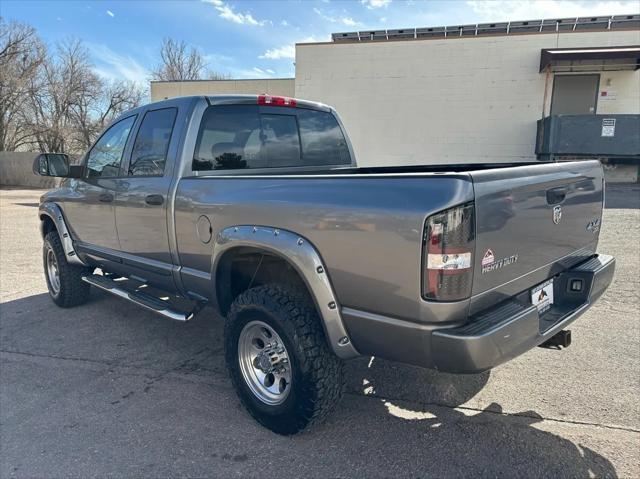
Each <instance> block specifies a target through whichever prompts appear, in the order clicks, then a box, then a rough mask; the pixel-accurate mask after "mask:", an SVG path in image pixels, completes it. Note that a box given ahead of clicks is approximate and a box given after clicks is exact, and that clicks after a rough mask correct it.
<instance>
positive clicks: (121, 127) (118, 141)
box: [87, 115, 136, 178]
mask: <svg viewBox="0 0 640 479" xmlns="http://www.w3.org/2000/svg"><path fill="white" fill-rule="evenodd" d="M135 120H136V116H135V115H133V116H130V117H128V118H125V119H124V120H120V121H119V122H118V123H116V124H115V125H113V126H111V128H109V129H108V130H107V131H106V132H105V133H104V134H103V135H102V136H101V137H100V139H99V140H98V141H97V142H96V144H95V145H93V148H92V149H91V151H90V152H89V155H88V157H87V177H88V178H99V177H114V176H118V174H119V173H120V162H121V161H122V153H123V152H124V147H125V146H126V144H127V139H128V138H129V133H130V132H131V127H132V126H133V123H134V122H135Z"/></svg>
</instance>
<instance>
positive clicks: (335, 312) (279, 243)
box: [211, 225, 359, 359]
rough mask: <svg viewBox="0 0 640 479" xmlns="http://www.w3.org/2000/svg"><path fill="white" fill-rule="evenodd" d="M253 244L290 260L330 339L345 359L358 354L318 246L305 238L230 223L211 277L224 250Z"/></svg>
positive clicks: (218, 243)
mask: <svg viewBox="0 0 640 479" xmlns="http://www.w3.org/2000/svg"><path fill="white" fill-rule="evenodd" d="M243 246H244V247H252V248H257V249H262V250H265V251H267V252H270V253H273V254H276V255H278V256H280V257H282V258H283V259H284V260H285V261H287V262H288V263H289V264H290V265H291V266H292V267H293V268H294V269H295V270H296V271H297V272H298V274H299V275H300V277H301V278H302V279H303V280H304V282H305V283H306V286H307V289H308V290H309V293H310V294H311V296H312V298H313V300H314V301H315V303H316V307H317V309H318V312H319V313H320V318H321V319H322V325H323V327H324V331H325V333H326V336H327V341H328V342H329V346H330V347H331V349H332V350H333V352H334V353H335V354H336V355H337V356H338V357H340V358H342V359H349V358H354V357H357V356H359V353H358V351H357V350H356V349H355V347H354V346H353V344H352V342H351V339H350V337H349V334H348V333H347V330H346V328H345V326H344V322H343V320H342V313H341V308H340V304H339V303H338V300H337V298H336V295H335V293H334V290H333V286H332V285H331V280H330V278H329V273H328V271H327V268H326V266H325V264H324V262H323V261H322V258H321V256H320V254H319V253H318V251H317V249H316V248H315V247H314V246H313V244H311V242H310V241H308V240H307V239H306V238H304V237H302V236H300V235H298V234H296V233H294V232H291V231H286V230H281V229H278V228H273V227H269V226H246V225H243V226H231V227H228V228H225V229H223V230H222V231H220V232H219V233H218V236H217V238H216V241H215V244H214V247H213V260H212V266H213V269H212V275H211V277H212V278H215V277H216V272H217V268H218V265H219V263H220V260H221V258H222V257H223V256H224V253H225V252H227V251H229V250H230V249H232V248H236V247H243Z"/></svg>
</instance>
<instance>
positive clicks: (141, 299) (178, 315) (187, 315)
mask: <svg viewBox="0 0 640 479" xmlns="http://www.w3.org/2000/svg"><path fill="white" fill-rule="evenodd" d="M82 281H84V282H85V283H89V284H90V285H92V286H95V287H96V288H98V289H101V290H102V291H106V292H107V293H111V294H113V295H114V296H118V297H119V298H123V299H126V300H127V301H130V302H132V303H134V304H137V305H138V306H142V307H143V308H145V309H148V310H150V311H154V312H156V313H158V314H160V315H162V316H164V317H165V318H169V319H173V320H174V321H189V320H190V319H192V318H193V316H194V314H195V313H196V312H197V309H196V310H193V311H188V312H185V311H176V310H174V309H171V308H170V307H169V304H168V303H167V302H166V301H163V300H162V299H159V298H156V297H155V296H153V295H151V294H148V293H145V292H143V291H128V290H126V289H124V288H122V287H121V286H120V285H119V284H118V283H117V282H116V281H114V280H112V279H110V278H107V277H105V276H101V275H98V274H92V275H90V276H83V277H82Z"/></svg>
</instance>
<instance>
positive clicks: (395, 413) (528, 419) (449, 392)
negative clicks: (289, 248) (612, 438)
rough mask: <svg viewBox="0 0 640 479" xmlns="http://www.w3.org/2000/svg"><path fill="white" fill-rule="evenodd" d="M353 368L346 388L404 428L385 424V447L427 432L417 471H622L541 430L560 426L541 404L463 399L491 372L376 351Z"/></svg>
mask: <svg viewBox="0 0 640 479" xmlns="http://www.w3.org/2000/svg"><path fill="white" fill-rule="evenodd" d="M348 371H349V382H348V391H349V393H351V394H355V395H364V396H367V397H369V398H370V400H371V402H372V403H374V404H376V406H375V407H372V408H369V407H368V408H367V411H366V413H365V412H363V414H366V415H374V416H381V415H382V416H384V415H386V416H387V417H389V416H391V417H393V418H394V419H395V421H396V422H399V423H400V428H399V429H398V428H396V427H388V429H387V431H388V432H389V434H387V435H386V436H385V441H384V442H385V446H384V447H386V448H389V449H393V448H399V450H402V448H403V444H406V442H405V439H406V437H407V435H408V436H409V437H412V438H415V432H421V433H422V434H421V436H419V441H420V442H421V443H422V445H423V447H422V448H421V447H418V448H417V449H422V450H423V451H424V456H423V460H424V462H423V463H422V468H421V469H420V471H419V472H418V471H415V472H416V473H420V474H426V475H434V476H436V477H439V476H442V475H450V474H451V469H450V467H451V466H453V465H455V466H454V467H455V476H457V477H462V476H470V477H478V476H480V477H485V476H489V477H618V475H617V472H616V470H615V468H614V466H613V464H612V463H611V462H610V461H609V460H608V459H606V458H605V457H603V456H602V455H600V454H598V453H596V452H595V451H593V450H592V449H590V448H588V447H585V446H584V445H581V444H576V443H574V442H572V441H570V440H568V439H566V438H564V437H561V436H559V435H557V434H553V433H552V432H548V431H546V430H544V429H545V428H550V429H558V427H553V426H557V424H556V423H554V424H552V425H551V426H549V425H548V423H547V424H546V425H543V421H544V418H543V417H542V416H541V415H540V414H538V413H537V412H536V411H533V410H529V411H520V412H517V413H509V414H506V413H504V411H503V408H502V406H501V405H500V404H498V403H497V402H493V403H491V404H488V405H486V406H484V407H480V408H478V407H477V406H476V405H475V404H472V405H465V404H466V403H468V402H469V401H470V400H471V399H472V398H473V397H474V396H475V395H476V394H477V393H478V392H480V391H481V390H482V389H483V387H484V386H485V385H486V383H487V381H488V380H489V377H490V372H486V373H481V374H476V375H453V374H445V373H439V372H437V371H431V370H425V369H421V368H415V367H411V366H405V365H399V364H395V363H392V362H388V361H384V360H380V359H378V358H367V359H366V360H356V361H353V362H351V363H350V364H349V367H348ZM536 424H539V426H538V427H534V425H536ZM412 433H414V434H412ZM372 434H375V435H377V434H380V431H378V432H376V433H373V431H372ZM412 440H415V439H412ZM405 447H406V446H405ZM443 458H448V459H447V460H449V461H452V462H451V463H450V464H448V465H446V466H445V467H444V468H442V465H440V466H438V462H435V463H430V461H433V460H434V459H435V460H436V461H441V460H443Z"/></svg>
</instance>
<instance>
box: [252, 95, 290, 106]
mask: <svg viewBox="0 0 640 479" xmlns="http://www.w3.org/2000/svg"><path fill="white" fill-rule="evenodd" d="M258 105H268V106H296V100H295V99H294V98H287V97H286V96H270V95H258Z"/></svg>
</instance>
